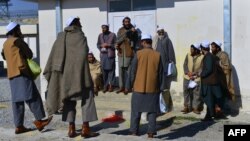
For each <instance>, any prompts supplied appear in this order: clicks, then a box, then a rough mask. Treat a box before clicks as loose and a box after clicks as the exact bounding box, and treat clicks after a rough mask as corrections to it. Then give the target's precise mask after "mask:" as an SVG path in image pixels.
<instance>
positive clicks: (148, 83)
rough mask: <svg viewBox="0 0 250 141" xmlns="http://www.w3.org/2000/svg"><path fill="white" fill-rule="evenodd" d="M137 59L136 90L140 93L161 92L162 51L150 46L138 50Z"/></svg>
mask: <svg viewBox="0 0 250 141" xmlns="http://www.w3.org/2000/svg"><path fill="white" fill-rule="evenodd" d="M137 60H138V64H137V71H136V77H135V81H134V87H133V88H134V91H135V92H140V93H156V92H159V90H160V84H159V64H160V53H158V52H156V51H154V50H153V49H150V48H149V49H142V50H140V51H138V52H137Z"/></svg>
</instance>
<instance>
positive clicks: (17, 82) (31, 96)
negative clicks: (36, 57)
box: [2, 22, 52, 134]
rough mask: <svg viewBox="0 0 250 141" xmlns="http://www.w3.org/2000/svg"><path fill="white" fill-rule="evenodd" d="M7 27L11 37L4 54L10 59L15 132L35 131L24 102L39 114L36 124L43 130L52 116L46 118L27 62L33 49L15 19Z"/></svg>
mask: <svg viewBox="0 0 250 141" xmlns="http://www.w3.org/2000/svg"><path fill="white" fill-rule="evenodd" d="M6 29H7V40H6V41H5V42H4V44H3V51H2V56H3V58H4V59H5V60H6V62H7V74H8V78H9V80H10V88H11V99H12V109H13V114H14V123H15V126H16V130H15V133H16V134H20V133H24V132H28V131H31V129H28V128H26V127H24V125H23V122H24V112H25V105H24V102H25V103H26V104H27V105H28V106H29V108H30V110H31V112H32V113H33V114H34V116H35V119H36V121H34V124H35V126H36V127H37V129H38V130H39V131H42V130H43V128H44V127H45V126H46V125H48V124H49V123H50V121H51V119H52V116H51V117H49V118H48V119H46V120H42V119H43V118H44V117H45V112H44V108H43V102H42V99H41V96H40V94H39V92H38V90H37V87H36V85H35V83H34V80H33V78H32V73H31V70H30V68H29V66H28V63H27V59H32V57H33V53H32V51H31V50H30V48H29V46H28V44H26V43H25V42H24V40H23V34H22V32H21V29H20V25H19V24H17V23H15V22H11V23H9V24H8V26H7V27H6Z"/></svg>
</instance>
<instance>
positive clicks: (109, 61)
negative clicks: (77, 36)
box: [97, 24, 116, 93]
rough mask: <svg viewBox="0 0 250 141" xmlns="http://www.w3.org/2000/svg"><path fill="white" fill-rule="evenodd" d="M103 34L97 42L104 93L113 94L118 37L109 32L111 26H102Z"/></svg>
mask: <svg viewBox="0 0 250 141" xmlns="http://www.w3.org/2000/svg"><path fill="white" fill-rule="evenodd" d="M101 28H102V33H101V34H99V36H98V40H97V48H98V49H99V50H100V58H101V66H102V74H103V84H104V87H103V93H105V92H107V91H109V92H113V86H114V83H115V42H116V35H115V34H114V33H112V32H110V31H109V25H108V24H103V25H102V26H101Z"/></svg>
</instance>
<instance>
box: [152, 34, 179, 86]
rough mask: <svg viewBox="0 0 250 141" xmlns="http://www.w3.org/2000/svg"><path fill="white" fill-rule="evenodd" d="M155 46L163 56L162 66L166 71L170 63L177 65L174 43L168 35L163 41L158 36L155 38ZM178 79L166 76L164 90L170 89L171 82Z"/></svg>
mask: <svg viewBox="0 0 250 141" xmlns="http://www.w3.org/2000/svg"><path fill="white" fill-rule="evenodd" d="M153 44H154V45H155V46H153V48H154V49H155V50H156V51H158V52H159V53H160V54H161V61H162V66H163V68H164V69H166V68H167V67H168V66H167V64H168V63H169V62H174V63H175V64H176V59H175V52H174V47H173V44H172V41H171V40H170V39H169V37H168V36H167V33H166V34H165V36H164V38H162V39H160V38H159V37H158V35H157V36H156V37H154V39H153ZM162 73H163V74H162V75H163V76H165V75H164V71H163V72H162ZM176 79H177V76H176V77H167V76H165V78H164V79H163V83H164V89H170V86H171V82H172V81H173V80H176Z"/></svg>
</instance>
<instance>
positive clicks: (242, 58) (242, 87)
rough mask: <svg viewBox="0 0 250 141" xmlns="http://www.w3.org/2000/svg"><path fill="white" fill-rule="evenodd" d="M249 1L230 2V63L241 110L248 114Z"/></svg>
mask: <svg viewBox="0 0 250 141" xmlns="http://www.w3.org/2000/svg"><path fill="white" fill-rule="evenodd" d="M249 8H250V1H249V0H237V1H236V0H232V63H233V65H234V67H235V70H234V76H235V77H234V78H235V82H238V83H236V90H237V94H241V100H242V108H243V109H242V110H244V111H247V112H250V105H249V102H250V95H249V93H250V87H249V84H250V68H249V66H250V57H249V53H250V48H249V45H250V26H249V25H250V14H249Z"/></svg>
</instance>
